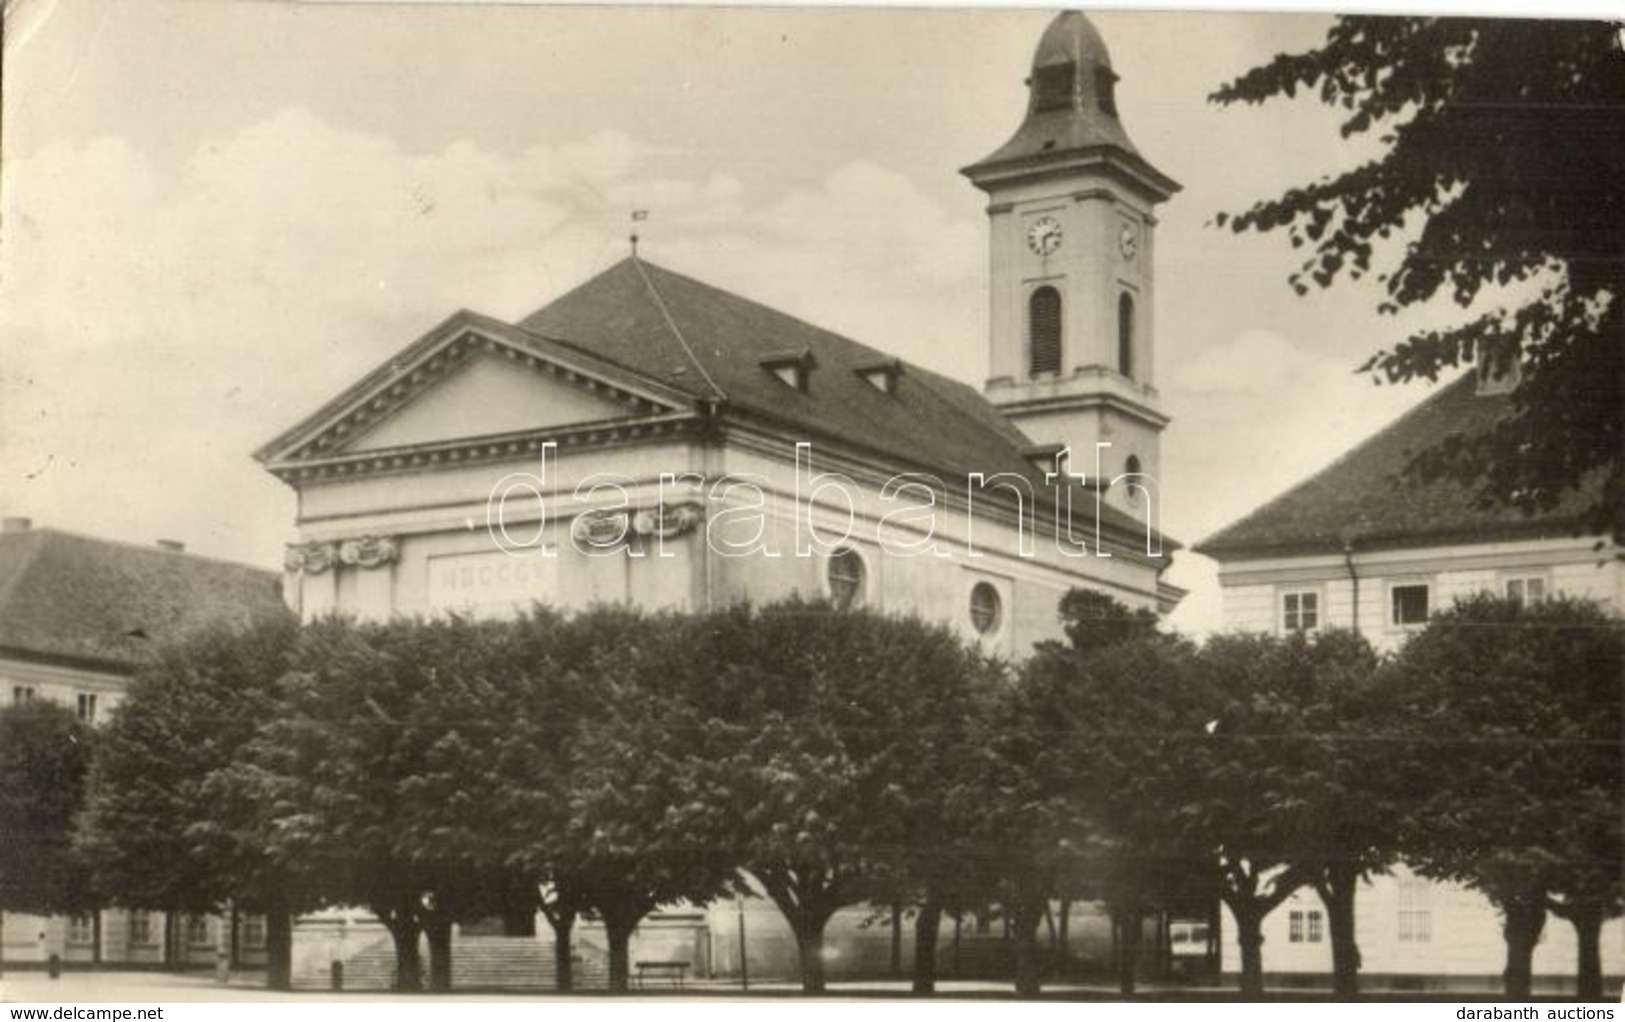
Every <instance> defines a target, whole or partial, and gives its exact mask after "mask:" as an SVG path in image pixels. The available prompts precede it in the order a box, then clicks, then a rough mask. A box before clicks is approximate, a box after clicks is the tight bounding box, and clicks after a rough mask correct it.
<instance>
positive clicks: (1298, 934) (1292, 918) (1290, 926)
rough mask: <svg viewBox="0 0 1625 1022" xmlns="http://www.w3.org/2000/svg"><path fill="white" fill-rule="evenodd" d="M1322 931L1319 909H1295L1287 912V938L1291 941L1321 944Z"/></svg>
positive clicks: (1293, 942)
mask: <svg viewBox="0 0 1625 1022" xmlns="http://www.w3.org/2000/svg"><path fill="white" fill-rule="evenodd" d="M1322 932H1323V931H1322V928H1321V915H1320V910H1319V909H1308V910H1293V911H1292V912H1289V913H1287V932H1286V939H1287V941H1288V942H1289V943H1292V944H1319V943H1320V941H1321V933H1322Z"/></svg>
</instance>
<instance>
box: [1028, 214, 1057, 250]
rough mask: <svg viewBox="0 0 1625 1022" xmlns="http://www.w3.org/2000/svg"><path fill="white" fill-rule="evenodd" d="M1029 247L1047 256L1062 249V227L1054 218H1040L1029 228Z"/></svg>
mask: <svg viewBox="0 0 1625 1022" xmlns="http://www.w3.org/2000/svg"><path fill="white" fill-rule="evenodd" d="M1027 247H1028V248H1030V249H1032V250H1033V251H1034V252H1037V253H1038V254H1039V255H1042V256H1047V255H1049V254H1050V253H1052V252H1054V251H1055V250H1056V249H1058V248H1060V247H1061V225H1060V224H1059V223H1057V222H1056V221H1055V219H1054V218H1053V217H1047V216H1046V217H1040V218H1039V219H1037V220H1034V221H1033V224H1032V226H1031V227H1029V228H1027Z"/></svg>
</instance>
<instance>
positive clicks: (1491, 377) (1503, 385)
mask: <svg viewBox="0 0 1625 1022" xmlns="http://www.w3.org/2000/svg"><path fill="white" fill-rule="evenodd" d="M1522 379H1523V363H1522V362H1520V361H1518V356H1517V353H1516V352H1514V353H1512V355H1511V356H1510V357H1508V358H1507V360H1506V362H1505V363H1503V362H1502V361H1501V360H1500V358H1499V357H1498V356H1497V354H1496V353H1495V352H1493V351H1480V352H1479V354H1478V393H1479V394H1480V395H1486V394H1510V393H1512V392H1513V391H1515V390H1517V389H1518V383H1519V382H1520V381H1521V380H1522Z"/></svg>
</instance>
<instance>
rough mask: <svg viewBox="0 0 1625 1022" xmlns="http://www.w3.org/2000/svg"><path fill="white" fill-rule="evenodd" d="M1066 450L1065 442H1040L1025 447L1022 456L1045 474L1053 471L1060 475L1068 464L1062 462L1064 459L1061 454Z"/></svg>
mask: <svg viewBox="0 0 1625 1022" xmlns="http://www.w3.org/2000/svg"><path fill="white" fill-rule="evenodd" d="M1065 452H1066V445H1065V444H1038V445H1037V446H1034V447H1023V448H1022V449H1021V456H1022V457H1023V458H1026V459H1027V461H1028V462H1029V463H1030V464H1031V465H1032V467H1033V468H1036V469H1038V471H1040V472H1042V473H1044V474H1045V475H1049V474H1050V473H1052V472H1053V473H1055V474H1056V475H1059V474H1061V473H1062V472H1064V471H1065V470H1066V466H1065V465H1063V464H1061V462H1062V461H1063V460H1064V459H1063V458H1062V457H1061V455H1062V454H1064V453H1065Z"/></svg>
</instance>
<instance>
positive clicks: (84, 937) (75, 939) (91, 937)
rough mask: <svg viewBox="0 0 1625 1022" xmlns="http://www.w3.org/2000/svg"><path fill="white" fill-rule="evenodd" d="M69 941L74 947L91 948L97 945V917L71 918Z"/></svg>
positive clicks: (78, 916)
mask: <svg viewBox="0 0 1625 1022" xmlns="http://www.w3.org/2000/svg"><path fill="white" fill-rule="evenodd" d="M67 940H68V943H69V944H70V945H72V946H74V947H90V946H91V945H93V944H95V943H96V919H95V917H94V916H91V915H77V916H69V917H68V935H67Z"/></svg>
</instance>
